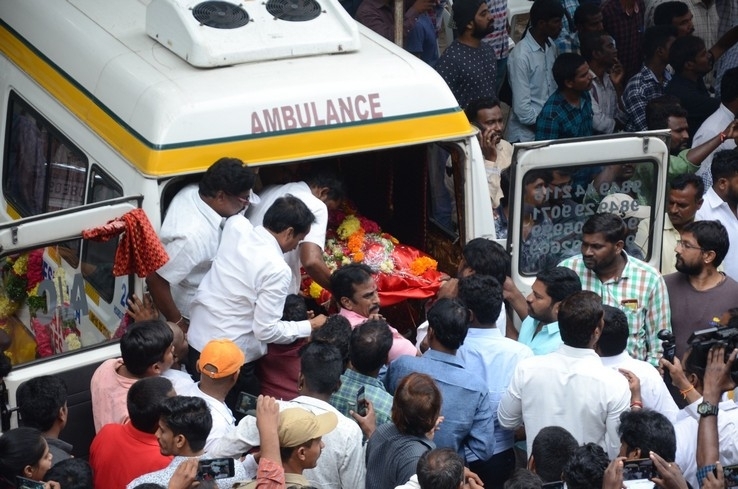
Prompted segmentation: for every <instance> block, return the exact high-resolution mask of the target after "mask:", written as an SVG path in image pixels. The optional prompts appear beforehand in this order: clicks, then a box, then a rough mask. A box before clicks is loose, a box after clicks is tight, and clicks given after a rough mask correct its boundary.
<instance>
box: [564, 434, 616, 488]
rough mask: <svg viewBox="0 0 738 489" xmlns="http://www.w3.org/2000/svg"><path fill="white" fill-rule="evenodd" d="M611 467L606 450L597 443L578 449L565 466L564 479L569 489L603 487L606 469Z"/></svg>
mask: <svg viewBox="0 0 738 489" xmlns="http://www.w3.org/2000/svg"><path fill="white" fill-rule="evenodd" d="M608 465H610V459H609V458H607V454H606V453H605V450H604V449H603V448H602V447H601V446H599V445H598V444H596V443H587V444H585V445H582V446H581V447H578V448H577V449H576V450H574V453H572V454H571V458H569V461H568V462H566V465H564V470H563V471H562V478H563V480H564V482H566V487H567V489H592V488H593V487H602V479H603V478H604V477H605V469H607V466H608Z"/></svg>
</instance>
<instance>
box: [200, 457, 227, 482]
mask: <svg viewBox="0 0 738 489" xmlns="http://www.w3.org/2000/svg"><path fill="white" fill-rule="evenodd" d="M234 475H235V471H234V468H233V459H232V458H209V459H203V460H200V461H199V462H198V463H197V479H198V480H201V481H213V480H219V479H230V478H231V477H233V476H234Z"/></svg>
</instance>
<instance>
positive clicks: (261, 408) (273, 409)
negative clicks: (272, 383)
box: [256, 395, 279, 433]
mask: <svg viewBox="0 0 738 489" xmlns="http://www.w3.org/2000/svg"><path fill="white" fill-rule="evenodd" d="M256 428H257V429H258V430H259V433H264V432H266V431H274V432H275V433H276V432H277V431H278V429H279V404H277V400H276V399H275V398H273V397H269V396H263V395H260V396H259V397H258V398H256Z"/></svg>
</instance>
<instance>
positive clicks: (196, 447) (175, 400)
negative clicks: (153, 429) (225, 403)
mask: <svg viewBox="0 0 738 489" xmlns="http://www.w3.org/2000/svg"><path fill="white" fill-rule="evenodd" d="M160 408H161V412H160V414H159V418H160V419H161V421H162V422H163V423H164V424H165V425H167V426H168V427H169V429H170V430H172V433H174V435H175V436H177V435H182V436H184V437H185V439H186V440H187V444H188V445H189V446H190V449H191V450H192V451H193V452H199V451H200V450H202V449H203V448H205V442H207V441H208V435H210V429H211V428H212V427H213V417H212V415H211V414H210V408H209V407H208V404H207V403H206V402H205V399H203V398H201V397H186V396H174V397H168V398H166V399H164V400H163V401H161V403H160ZM170 455H171V454H170Z"/></svg>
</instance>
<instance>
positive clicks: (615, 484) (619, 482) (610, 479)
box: [602, 457, 625, 489]
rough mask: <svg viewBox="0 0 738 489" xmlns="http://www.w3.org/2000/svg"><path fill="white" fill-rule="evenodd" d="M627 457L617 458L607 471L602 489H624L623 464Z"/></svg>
mask: <svg viewBox="0 0 738 489" xmlns="http://www.w3.org/2000/svg"><path fill="white" fill-rule="evenodd" d="M624 461H625V457H617V458H615V459H613V461H612V462H610V465H608V466H607V468H606V469H605V475H604V477H603V478H602V489H623V487H625V486H624V485H623V462H624Z"/></svg>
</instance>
